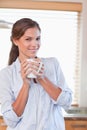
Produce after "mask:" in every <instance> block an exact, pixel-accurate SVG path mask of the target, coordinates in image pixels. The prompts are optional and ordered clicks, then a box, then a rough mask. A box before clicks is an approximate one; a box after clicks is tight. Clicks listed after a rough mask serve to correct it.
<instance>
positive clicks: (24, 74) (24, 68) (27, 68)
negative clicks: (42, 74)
mask: <svg viewBox="0 0 87 130" xmlns="http://www.w3.org/2000/svg"><path fill="white" fill-rule="evenodd" d="M31 72H32V69H31V67H30V64H29V63H28V62H27V60H26V59H25V60H24V61H23V62H21V76H22V79H23V81H24V82H27V83H29V81H30V79H29V78H27V75H28V74H29V73H31Z"/></svg>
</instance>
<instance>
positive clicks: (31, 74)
mask: <svg viewBox="0 0 87 130" xmlns="http://www.w3.org/2000/svg"><path fill="white" fill-rule="evenodd" d="M27 61H31V62H35V61H34V60H33V59H31V58H30V59H27ZM41 67H42V62H40V66H39V69H38V70H37V72H38V73H39V71H40V69H41ZM27 77H28V78H37V76H36V75H34V74H33V73H30V74H28V75H27Z"/></svg>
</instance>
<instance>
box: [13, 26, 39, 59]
mask: <svg viewBox="0 0 87 130" xmlns="http://www.w3.org/2000/svg"><path fill="white" fill-rule="evenodd" d="M14 43H15V44H16V45H17V46H18V48H19V58H20V59H24V58H33V57H35V56H36V54H37V51H38V50H39V48H40V44H41V43H40V31H39V29H38V28H36V27H35V28H29V29H27V30H26V31H25V33H24V35H23V36H22V37H21V38H20V39H18V40H14Z"/></svg>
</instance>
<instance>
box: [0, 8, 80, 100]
mask: <svg viewBox="0 0 87 130" xmlns="http://www.w3.org/2000/svg"><path fill="white" fill-rule="evenodd" d="M23 17H29V18H32V19H34V20H36V21H37V22H38V23H39V24H40V27H41V30H42V33H41V34H42V39H41V43H42V45H41V48H40V50H39V52H38V56H39V57H56V58H57V59H58V61H59V62H60V64H61V68H62V70H63V72H64V75H65V78H66V80H67V83H68V85H69V87H70V88H71V89H72V90H73V92H74V93H75V89H74V87H75V78H76V76H77V75H75V73H74V72H75V65H76V64H75V62H76V58H77V56H78V57H79V55H77V50H76V47H77V40H78V36H79V35H78V17H79V15H78V12H69V11H43V10H23V9H22V10H18V9H17V10H16V9H13V10H11V9H7V10H6V9H0V18H1V19H2V20H5V21H8V22H12V23H14V22H15V21H16V20H18V19H20V18H23ZM0 30H1V29H0ZM7 30H9V29H7ZM3 31H5V33H7V34H5V37H6V39H4V38H3V39H2V42H1V43H3V44H2V46H3V45H4V44H6V45H7V46H4V47H3V48H2V49H3V50H6V56H7V52H8V51H9V47H10V45H11V44H10V41H9V38H8V37H9V35H10V31H6V29H3ZM1 32H2V30H1ZM1 32H0V34H2V33H1ZM0 37H2V36H1V35H0ZM4 40H6V41H4ZM7 47H8V48H7ZM5 48H6V49H5ZM2 53H3V54H2V55H5V53H4V51H2ZM0 55H1V54H0ZM6 56H5V57H6ZM2 62H3V61H2ZM3 64H5V62H4V63H2V65H3ZM6 64H7V57H6ZM73 100H74V98H73Z"/></svg>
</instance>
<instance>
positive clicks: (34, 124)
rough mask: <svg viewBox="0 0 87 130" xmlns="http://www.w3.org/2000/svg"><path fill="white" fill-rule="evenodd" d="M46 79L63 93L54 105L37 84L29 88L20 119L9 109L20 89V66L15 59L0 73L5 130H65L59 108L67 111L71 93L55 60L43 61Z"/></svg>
mask: <svg viewBox="0 0 87 130" xmlns="http://www.w3.org/2000/svg"><path fill="white" fill-rule="evenodd" d="M42 62H43V63H44V65H45V75H46V76H47V77H48V78H49V79H50V80H51V81H52V82H53V83H54V84H56V85H57V86H58V87H60V88H61V89H62V93H61V94H60V96H59V97H58V99H57V101H54V100H53V99H52V98H51V97H50V96H49V95H48V93H47V92H46V91H45V90H44V88H43V87H42V86H41V85H40V84H39V83H34V82H33V81H32V82H31V84H30V90H29V97H28V101H27V104H26V107H25V110H24V113H23V114H22V116H21V117H18V116H17V115H16V113H15V112H14V110H13V109H12V105H11V104H12V103H13V102H14V101H15V99H16V98H17V95H18V93H19V91H20V89H21V87H22V83H23V82H22V78H21V74H20V62H19V60H18V59H17V60H16V61H15V62H14V63H13V64H12V65H10V66H8V67H6V68H4V69H3V70H1V71H0V102H1V104H2V107H1V111H2V114H3V118H4V120H5V122H6V124H7V125H8V128H7V130H65V125H64V117H63V115H62V110H61V108H64V109H66V108H68V107H69V106H70V104H71V101H72V91H71V90H70V89H69V87H68V86H67V84H66V82H65V78H64V76H63V73H62V71H61V68H60V65H59V63H58V61H57V60H56V58H42Z"/></svg>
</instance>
